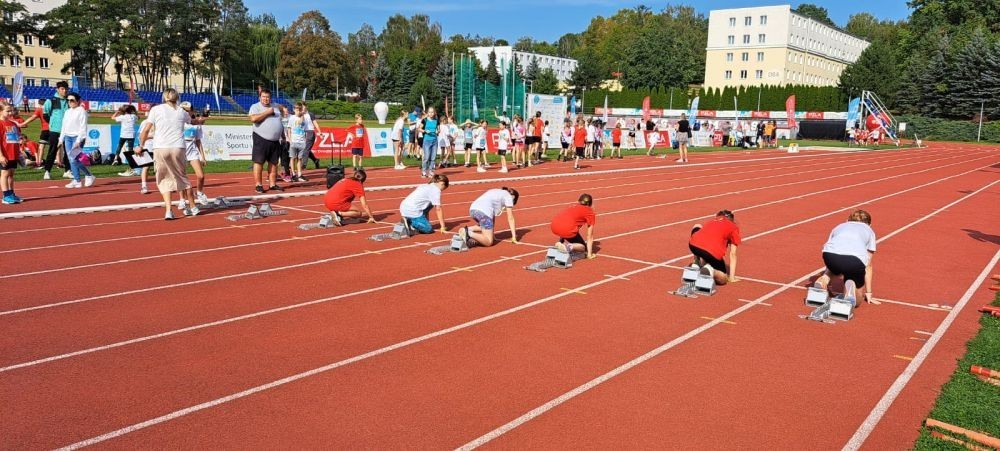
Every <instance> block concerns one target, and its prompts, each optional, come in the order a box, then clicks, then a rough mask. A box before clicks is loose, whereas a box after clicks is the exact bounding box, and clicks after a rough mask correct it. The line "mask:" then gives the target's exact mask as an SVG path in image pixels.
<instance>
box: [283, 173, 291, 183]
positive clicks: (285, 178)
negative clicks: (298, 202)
mask: <svg viewBox="0 0 1000 451" xmlns="http://www.w3.org/2000/svg"><path fill="white" fill-rule="evenodd" d="M281 181H283V182H285V183H291V182H292V176H290V175H283V176H281Z"/></svg>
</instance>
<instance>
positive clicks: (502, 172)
mask: <svg viewBox="0 0 1000 451" xmlns="http://www.w3.org/2000/svg"><path fill="white" fill-rule="evenodd" d="M497 172H499V173H501V174H506V173H507V172H508V171H507V168H500V170H499V171H497Z"/></svg>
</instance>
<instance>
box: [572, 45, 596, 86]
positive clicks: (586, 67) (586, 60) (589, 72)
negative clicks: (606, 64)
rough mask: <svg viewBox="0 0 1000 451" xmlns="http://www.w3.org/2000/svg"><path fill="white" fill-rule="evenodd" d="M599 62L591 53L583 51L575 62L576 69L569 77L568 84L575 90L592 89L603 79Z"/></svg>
mask: <svg viewBox="0 0 1000 451" xmlns="http://www.w3.org/2000/svg"><path fill="white" fill-rule="evenodd" d="M599 64H600V62H599V61H598V60H597V56H596V55H594V52H593V51H589V50H588V51H585V52H584V53H583V54H582V55H581V56H580V58H579V59H577V62H576V69H575V70H573V73H572V74H571V75H570V84H572V85H573V86H576V89H581V88H587V89H590V88H593V87H595V86H597V85H598V84H599V83H600V82H601V80H603V79H604V76H603V73H604V72H603V71H602V70H601V68H600V66H599Z"/></svg>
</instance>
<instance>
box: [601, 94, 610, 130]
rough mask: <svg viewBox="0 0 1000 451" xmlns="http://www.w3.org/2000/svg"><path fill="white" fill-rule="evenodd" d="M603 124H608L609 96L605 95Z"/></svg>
mask: <svg viewBox="0 0 1000 451" xmlns="http://www.w3.org/2000/svg"><path fill="white" fill-rule="evenodd" d="M601 122H602V123H604V124H605V125H606V124H607V123H608V95H607V94H604V117H603V118H602V119H601Z"/></svg>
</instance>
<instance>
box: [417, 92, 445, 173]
mask: <svg viewBox="0 0 1000 451" xmlns="http://www.w3.org/2000/svg"><path fill="white" fill-rule="evenodd" d="M439 125H440V124H439V123H438V118H437V111H435V110H434V107H430V108H428V109H427V117H425V118H424V119H423V120H422V121H420V125H419V130H418V131H419V132H423V136H424V145H423V148H424V155H423V160H421V164H420V176H421V177H424V178H427V177H433V176H434V160H435V159H436V157H437V139H438V126H439Z"/></svg>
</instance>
